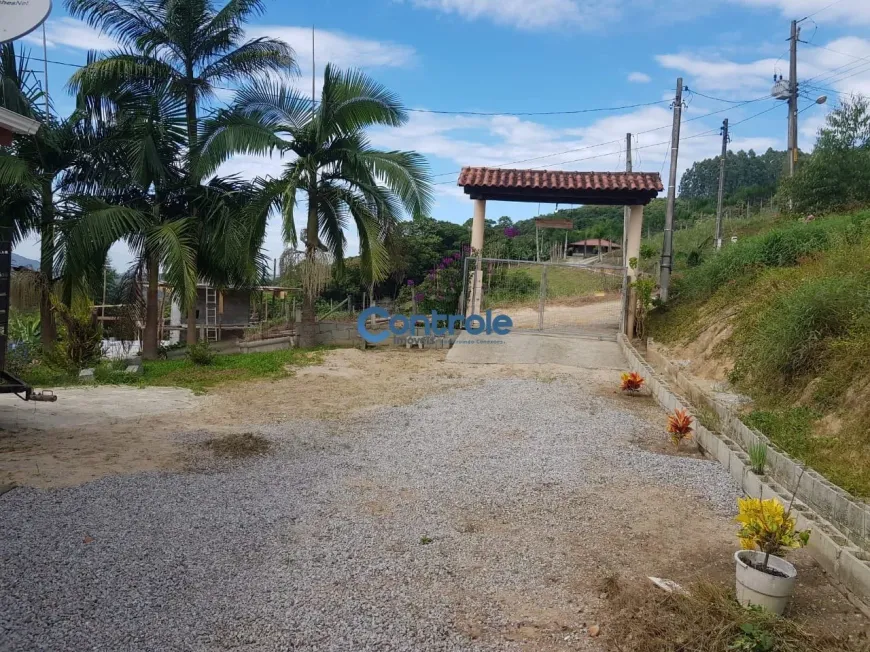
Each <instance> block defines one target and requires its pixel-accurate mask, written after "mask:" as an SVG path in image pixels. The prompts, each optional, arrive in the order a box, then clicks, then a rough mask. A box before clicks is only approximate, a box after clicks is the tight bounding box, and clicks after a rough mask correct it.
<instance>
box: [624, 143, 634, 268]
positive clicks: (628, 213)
mask: <svg viewBox="0 0 870 652" xmlns="http://www.w3.org/2000/svg"><path fill="white" fill-rule="evenodd" d="M625 171H626V172H631V171H632V169H631V134H625ZM630 217H631V208H629V207H628V206H626V207H625V208H624V209H623V213H622V266H623V267H625V268H628V259H627V258H626V252H625V250H626V248H627V247H628V221H629V219H630Z"/></svg>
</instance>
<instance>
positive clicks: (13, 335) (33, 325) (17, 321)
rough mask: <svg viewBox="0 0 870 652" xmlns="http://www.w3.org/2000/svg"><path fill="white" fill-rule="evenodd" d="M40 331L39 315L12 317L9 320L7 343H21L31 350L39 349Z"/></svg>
mask: <svg viewBox="0 0 870 652" xmlns="http://www.w3.org/2000/svg"><path fill="white" fill-rule="evenodd" d="M41 333H42V329H41V327H40V324H39V315H26V314H25V315H14V316H12V318H11V319H10V320H9V342H10V343H11V342H22V343H24V344H27V345H28V346H29V347H30V348H31V349H34V350H35V349H36V348H38V347H39V337H40V334H41Z"/></svg>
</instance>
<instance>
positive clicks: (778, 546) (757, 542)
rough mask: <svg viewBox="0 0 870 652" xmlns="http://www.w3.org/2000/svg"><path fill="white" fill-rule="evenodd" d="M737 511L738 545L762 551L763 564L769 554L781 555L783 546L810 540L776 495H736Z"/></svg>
mask: <svg viewBox="0 0 870 652" xmlns="http://www.w3.org/2000/svg"><path fill="white" fill-rule="evenodd" d="M737 511H738V514H737V516H736V518H735V519H734V520H735V521H737V522H738V523H739V524H740V531H739V532H738V533H737V538H738V539H740V546H741V547H742V548H743V549H744V550H755V549H758V550H760V551H761V552H763V553H765V557H764V566H765V567H767V559H768V557H769V556H770V555H776V556H777V557H780V556H782V554H783V552H784V551H785V550H787V549H791V548H801V547H803V546H805V545H807V541H809V538H810V531H809V530H797V529H796V528H797V519H796V518H795V517H794V516H792V515H791V509H788V510H786V508H785V506H784V505H783V504H782V503H781V502H779V501H778V500H777V499H776V498H767V499H766V500H762V499H760V498H738V499H737Z"/></svg>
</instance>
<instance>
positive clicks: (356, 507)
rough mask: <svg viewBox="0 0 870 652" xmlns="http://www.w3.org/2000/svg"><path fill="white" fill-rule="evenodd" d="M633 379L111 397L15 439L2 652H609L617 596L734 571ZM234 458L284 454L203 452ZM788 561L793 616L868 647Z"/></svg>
mask: <svg viewBox="0 0 870 652" xmlns="http://www.w3.org/2000/svg"><path fill="white" fill-rule="evenodd" d="M618 375H619V372H618V370H617V369H613V368H611V369H597V370H588V369H585V370H580V369H578V368H577V367H571V366H562V365H529V364H526V365H455V364H450V363H447V362H445V352H443V351H425V350H424V351H418V350H411V351H407V350H382V351H368V352H362V351H357V350H338V351H333V352H330V353H329V354H328V355H327V357H326V358H325V361H324V363H323V364H322V365H320V366H317V367H309V368H304V369H301V370H300V371H299V372H298V373H297V374H296V375H295V376H293V377H290V378H286V379H282V380H280V381H276V382H263V383H251V384H247V385H239V386H234V387H232V386H230V387H224V388H222V389H218V390H215V391H213V392H211V393H209V394H208V395H206V396H204V397H194V396H192V395H189V394H187V393H184V392H181V393H178V392H175V391H172V392H169V393H160V392H156V393H155V392H152V391H151V390H124V391H120V390H118V389H116V388H96V389H94V390H75V392H78V393H70V394H69V395H68V396H69V398H68V399H67V400H70V403H69V404H68V405H69V406H70V407H69V409H68V410H66V411H58V412H57V413H56V414H57V416H52V417H51V418H50V419H46V418H45V417H46V416H48V415H46V414H45V413H43V414H41V415H40V414H35V413H34V414H29V413H28V415H29V416H28V415H23V414H19V415H18V416H19V420H18V421H17V422H16V427H17V428H18V429H17V430H16V431H15V432H14V433H9V432H7V433H4V435H3V436H2V439H0V442H2V445H3V446H4V451H5V454H4V456H3V465H4V466H3V470H4V471H5V472H6V473H8V474H10V475H12V476H13V477H15V478H19V479H21V480H23V482H22V484H30V485H32V486H34V487H50V488H52V489H53V490H52V491H41V490H37V489H26V488H19V489H16V490H14V491H12V492H10V493H8V494H5V495H4V496H2V497H0V547H2V548H3V550H4V551H5V552H4V554H5V557H4V565H5V568H4V574H3V577H2V579H0V611H2V612H3V613H4V617H5V618H6V621H7V622H8V623H9V627H10V629H9V631H10V632H13V633H14V636H15V637H16V638H15V639H14V641H12V643H10V644H13V645H14V647H15V649H20V650H31V649H77V648H81V647H85V646H91V647H97V648H104V649H121V648H123V647H125V646H127V645H129V644H130V642H131V641H148V642H149V645H151V646H152V649H179V648H192V649H209V650H224V649H227V650H229V649H250V650H258V652H259V651H260V650H279V649H288V648H292V649H314V648H317V649H323V650H347V649H354V650H369V649H370V650H392V649H395V650H406V649H419V650H442V649H443V650H453V649H467V650H553V651H556V650H603V649H612V648H608V646H612V644H613V643H614V642H613V641H611V640H610V639H609V638H608V627H609V621H608V618H609V617H610V612H609V607H608V600H607V597H608V596H607V586H608V580H609V578H612V577H620V578H624V579H626V580H628V581H643V580H644V578H645V577H646V576H647V575H655V576H659V577H668V578H671V579H674V580H677V581H679V582H682V583H687V582H691V581H693V580H694V579H698V578H705V579H713V580H714V581H719V582H722V583H724V584H728V583H730V582H733V565H732V564H733V562H732V561H731V555H732V554H733V551H734V549H735V539H734V530H735V525H734V523H733V522H732V520H731V516H732V512H733V508H734V500H735V497H736V493H735V487H734V485H733V484H732V482H731V479H730V476H729V474H728V472H727V471H725V470H724V469H722V468H720V466H719V465H718V464H717V463H715V462H711V461H706V460H704V459H702V458H701V457H700V456H699V455H698V454H697V452H695V451H692V450H691V448H686V449H684V450H682V451H680V452H679V454H678V455H675V454H673V451H672V449H671V448H669V446H668V445H666V444H664V442H665V437H664V432H663V430H664V423H665V415H664V413H663V412H662V411H661V410H660V409H659V408H658V407H657V406H656V405H655V404H654V402H653V401H652V400H651V399H649V398H628V397H625V396H622V395H621V394H620V393H619V392H618V391H616V390H615V387H616V383H617V379H618ZM72 399H75V400H74V401H73V400H72ZM64 400H65V399H64V396H63V395H62V396H61V399H60V401H59V402H58V403H57V404H55V405H58V406H59V405H62V403H61V401H64ZM131 410H132V412H131ZM118 412H122V413H126V414H127V415H128V418H126V419H123V418H120V415H119V414H118ZM0 414H2V412H0ZM64 415H65V416H64ZM143 415H146V416H143ZM40 416H41V417H42V418H41V419H40V418H37V417H40ZM25 417H26V418H25ZM36 425H41V427H42V429H41V430H36V429H34V428H33V426H36ZM241 432H251V433H255V434H257V435H258V436H260V437H264V438H265V439H267V440H268V441H269V442H270V444H271V448H270V450H269V452H268V453H267V454H264V455H261V456H258V457H254V458H251V459H245V460H241V461H238V462H222V461H219V460H215V459H212V458H211V457H210V455H211V454H210V453H208V452H206V451H205V450H204V449H203V448H202V446H201V443H202V442H204V441H205V440H207V439H210V438H213V437H216V436H220V435H222V434H227V433H241ZM107 451H108V452H107ZM112 453H114V454H112ZM50 460H53V461H51V462H49V461H50ZM37 462H38V463H39V464H38V466H39V470H38V471H34V470H33V469H32V468H31V467H32V466H36V463H37ZM152 469H168V470H173V469H178V470H181V469H183V470H184V472H180V473H162V474H149V473H139V472H138V471H143V470H152ZM93 477H102V479H101V480H98V481H96V482H87V483H85V484H82V483H83V482H85V481H87V480H89V479H91V478H93ZM65 486H66V487H68V488H58V487H65ZM143 560H147V562H146V563H143ZM793 560H794V561H795V562H796V564H797V566H798V568H799V571H800V583H799V586H798V592H797V597H796V600H795V605H794V610H793V614H794V615H795V616H797V617H798V618H800V619H801V620H802V621H803V622H806V623H809V624H810V625H814V626H825V627H828V628H834V629H836V630H838V631H843V632H857V631H860V630H861V629H862V628H864V627H865V626H866V622H865V621H864V620H863V619H862V617H861V616H860V615H858V614H857V613H856V610H855V609H854V608H852V607H851V605H850V604H849V603H848V602H846V601H845V600H844V599H843V597H842V596H841V595H840V594H839V593H838V592H837V591H836V590H835V589H834V588H833V587H832V586H831V585H830V584H829V583H828V582H827V580H826V578H825V576H824V574H823V573H822V572H821V570H820V569H819V567H818V566H817V565H816V564H815V563H814V562H813V561H812V560H811V558H810V557H809V555H807V554H805V553H803V552H802V551H800V552H798V553H797V554H795V555H794V557H793ZM3 596H9V599H8V600H4V598H3ZM82 596H88V599H86V600H83V599H82ZM119 605H124V607H123V608H120V607H119ZM59 614H63V618H60V617H59ZM592 625H599V626H600V627H601V633H600V635H599V636H595V637H593V636H590V634H589V627H590V626H592ZM194 641H195V642H196V644H194V643H193V642H194ZM631 649H635V650H639V649H642V648H631Z"/></svg>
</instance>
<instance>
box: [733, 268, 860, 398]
mask: <svg viewBox="0 0 870 652" xmlns="http://www.w3.org/2000/svg"><path fill="white" fill-rule="evenodd" d="M868 281H870V279H863V280H862V279H860V278H836V277H822V278H816V279H810V280H807V281H805V282H803V283H802V284H800V285H798V286H797V287H796V288H794V289H792V290H789V291H785V292H783V293H780V294H779V295H777V296H776V298H774V299H773V300H772V301H771V302H770V303H769V304H768V306H767V307H766V308H765V309H764V310H763V312H762V313H761V314H760V315H759V316H758V319H757V320H756V319H754V320H752V323H751V324H750V325H749V326H747V327H745V328H744V332H742V333H740V334H739V335H738V338H739V339H740V340H741V341H742V342H743V343H744V346H743V347H742V348H741V350H740V354H739V359H738V362H739V364H740V367H741V368H742V369H743V371H744V373H745V374H746V375H747V377H748V378H749V380H751V381H752V382H753V384H754V385H755V386H757V387H759V388H761V389H764V390H766V391H771V390H776V389H779V388H781V387H782V386H784V385H787V384H790V383H792V382H794V381H795V380H796V379H798V378H800V377H802V376H806V375H808V374H811V373H814V372H817V371H819V370H820V369H821V368H822V365H823V364H824V363H825V361H826V356H825V352H826V350H827V349H828V347H829V346H830V345H831V344H832V342H833V340H834V339H835V338H837V337H840V336H842V335H844V334H846V333H847V332H848V331H849V329H850V327H851V326H852V324H853V322H854V319H855V315H856V314H858V313H859V312H860V311H861V310H862V309H863V310H866V309H867V306H868V305H870V304H868V301H870V287H868V284H867V283H868Z"/></svg>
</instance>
